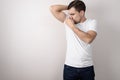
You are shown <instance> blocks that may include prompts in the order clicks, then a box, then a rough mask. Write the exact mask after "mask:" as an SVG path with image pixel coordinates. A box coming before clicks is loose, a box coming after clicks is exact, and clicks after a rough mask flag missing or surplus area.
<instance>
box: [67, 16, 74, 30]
mask: <svg viewBox="0 0 120 80" xmlns="http://www.w3.org/2000/svg"><path fill="white" fill-rule="evenodd" d="M65 23H66V24H67V25H68V26H69V27H70V28H73V27H74V25H75V24H74V21H73V19H72V17H68V18H66V20H65Z"/></svg>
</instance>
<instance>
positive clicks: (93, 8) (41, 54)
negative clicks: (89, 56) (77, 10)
mask: <svg viewBox="0 0 120 80" xmlns="http://www.w3.org/2000/svg"><path fill="white" fill-rule="evenodd" d="M70 1H71V0H0V80H62V75H63V73H62V72H63V64H64V60H65V52H66V40H65V28H64V25H63V24H62V23H60V22H59V21H57V20H56V19H55V18H54V17H53V16H52V14H51V13H50V11H49V6H50V5H52V4H68V3H69V2H70ZM84 2H85V3H86V6H87V12H86V16H87V18H94V19H96V20H97V21H98V35H97V38H96V39H95V41H94V43H93V44H94V46H93V48H94V49H93V60H94V64H95V72H96V80H120V76H119V74H120V62H119V60H120V58H119V56H120V51H119V50H120V44H119V41H120V37H119V34H120V22H119V18H120V10H119V9H120V5H119V3H120V1H119V0H84Z"/></svg>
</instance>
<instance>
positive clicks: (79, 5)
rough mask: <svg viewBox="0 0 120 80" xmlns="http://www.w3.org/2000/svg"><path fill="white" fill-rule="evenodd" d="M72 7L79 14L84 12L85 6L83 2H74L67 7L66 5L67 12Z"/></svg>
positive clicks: (77, 0) (76, 0)
mask: <svg viewBox="0 0 120 80" xmlns="http://www.w3.org/2000/svg"><path fill="white" fill-rule="evenodd" d="M72 7H74V8H75V9H76V10H77V11H78V12H80V11H81V10H83V11H84V12H85V11H86V5H85V3H84V2H83V1H81V0H74V1H72V2H71V3H70V4H69V5H68V8H67V9H68V10H69V9H70V8H72Z"/></svg>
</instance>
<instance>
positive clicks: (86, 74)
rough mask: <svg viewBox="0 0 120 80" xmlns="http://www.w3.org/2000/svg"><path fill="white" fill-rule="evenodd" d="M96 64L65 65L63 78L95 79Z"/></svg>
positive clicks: (64, 79)
mask: <svg viewBox="0 0 120 80" xmlns="http://www.w3.org/2000/svg"><path fill="white" fill-rule="evenodd" d="M94 77H95V72H94V66H89V67H84V68H75V67H71V66H68V65H64V71H63V80H95V78H94Z"/></svg>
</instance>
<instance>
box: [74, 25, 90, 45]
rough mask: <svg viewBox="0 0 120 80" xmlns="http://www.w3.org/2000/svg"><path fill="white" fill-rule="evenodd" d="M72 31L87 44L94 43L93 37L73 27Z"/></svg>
mask: <svg viewBox="0 0 120 80" xmlns="http://www.w3.org/2000/svg"><path fill="white" fill-rule="evenodd" d="M72 30H73V31H74V33H75V34H77V36H78V37H79V38H80V39H81V40H82V41H84V42H85V43H88V44H89V43H91V42H92V37H91V35H89V34H88V33H86V32H84V31H82V30H80V29H78V28H77V27H75V26H74V27H72Z"/></svg>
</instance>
